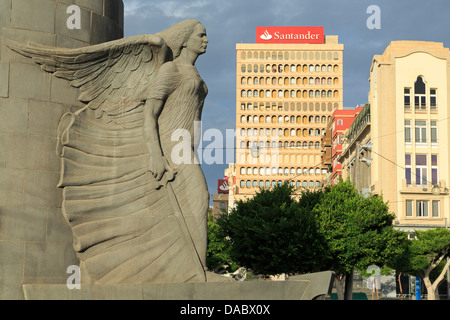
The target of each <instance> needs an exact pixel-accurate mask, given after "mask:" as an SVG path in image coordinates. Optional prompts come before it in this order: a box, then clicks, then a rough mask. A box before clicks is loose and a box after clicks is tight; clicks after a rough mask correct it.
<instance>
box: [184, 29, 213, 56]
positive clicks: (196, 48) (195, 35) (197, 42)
mask: <svg viewBox="0 0 450 320" xmlns="http://www.w3.org/2000/svg"><path fill="white" fill-rule="evenodd" d="M207 43H208V38H206V29H205V27H204V26H202V25H201V24H200V23H199V24H197V25H196V26H195V28H194V31H193V32H192V34H191V36H190V37H189V40H188V41H187V43H186V48H187V49H188V50H191V51H193V52H195V53H197V54H199V55H200V54H203V53H205V52H206V45H207Z"/></svg>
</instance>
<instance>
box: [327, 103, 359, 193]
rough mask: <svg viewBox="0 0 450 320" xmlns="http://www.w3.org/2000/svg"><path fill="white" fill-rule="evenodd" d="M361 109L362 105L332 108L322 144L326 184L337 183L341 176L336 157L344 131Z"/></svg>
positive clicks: (339, 153) (337, 156)
mask: <svg viewBox="0 0 450 320" xmlns="http://www.w3.org/2000/svg"><path fill="white" fill-rule="evenodd" d="M362 109H363V107H361V106H356V107H355V108H354V109H342V110H334V111H333V114H332V115H331V121H329V122H328V125H327V128H326V130H325V136H324V138H323V145H322V149H323V150H322V153H323V159H324V164H325V165H327V166H328V175H327V180H326V185H333V184H337V183H338V182H339V179H340V178H342V164H341V163H340V162H339V161H338V158H339V156H340V155H341V153H342V143H343V140H344V132H345V131H346V130H347V129H348V128H350V126H351V125H352V123H353V121H354V120H355V118H356V117H357V116H358V114H359V112H360V111H361V110H362Z"/></svg>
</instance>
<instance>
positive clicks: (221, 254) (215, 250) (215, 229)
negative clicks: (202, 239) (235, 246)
mask: <svg viewBox="0 0 450 320" xmlns="http://www.w3.org/2000/svg"><path fill="white" fill-rule="evenodd" d="M230 249H231V244H230V241H229V240H228V239H226V237H225V234H224V232H223V230H222V229H221V228H220V227H219V225H218V224H217V222H216V221H215V220H214V217H213V216H212V215H210V216H209V217H208V249H207V251H206V266H207V267H208V269H209V270H211V271H219V270H224V271H228V272H234V271H236V270H237V265H236V263H235V262H233V260H232V259H231V256H230Z"/></svg>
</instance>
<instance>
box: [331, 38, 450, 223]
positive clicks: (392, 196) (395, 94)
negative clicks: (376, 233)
mask: <svg viewBox="0 0 450 320" xmlns="http://www.w3.org/2000/svg"><path fill="white" fill-rule="evenodd" d="M449 75H450V50H449V49H448V48H445V47H444V46H443V44H442V43H436V42H424V41H394V42H391V43H390V44H389V46H388V47H387V48H386V50H385V52H384V53H383V54H381V55H376V56H374V58H373V61H372V66H371V71H370V78H369V81H370V91H369V104H368V105H366V107H365V108H364V109H363V110H362V111H361V112H360V114H359V115H358V117H357V119H356V120H355V121H354V123H353V124H352V127H351V128H350V129H349V130H348V132H347V133H346V137H347V142H346V145H344V146H343V149H344V150H343V152H342V156H341V160H340V161H341V162H342V165H343V168H346V169H347V173H348V174H350V175H352V171H353V172H354V173H353V175H354V178H356V179H357V180H359V182H358V185H359V188H360V189H362V188H369V189H370V192H371V193H372V194H379V195H381V194H382V195H383V199H384V200H385V201H389V206H390V209H391V211H392V212H394V213H395V214H396V225H397V226H398V227H400V228H402V229H406V230H414V229H420V228H428V227H439V226H440V227H444V226H447V225H448V223H450V221H449V219H450V215H449V210H450V196H449V181H450V163H449V160H448V159H449V150H450V139H449V135H448V131H449V128H450V116H449V112H450V109H449V108H450V95H449V93H450V78H449V77H450V76H449ZM356 155H358V156H356ZM362 159H365V163H366V164H367V165H368V166H366V165H364V164H360V162H361V160H362ZM355 165H356V167H358V169H357V170H356V171H355V170H354V169H352V167H354V166H355ZM362 171H366V172H367V173H365V174H364V173H362ZM367 175H369V177H366V176H367Z"/></svg>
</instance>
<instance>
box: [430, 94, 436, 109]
mask: <svg viewBox="0 0 450 320" xmlns="http://www.w3.org/2000/svg"><path fill="white" fill-rule="evenodd" d="M436 106H437V95H436V89H430V109H432V110H433V109H434V110H435V109H436Z"/></svg>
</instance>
